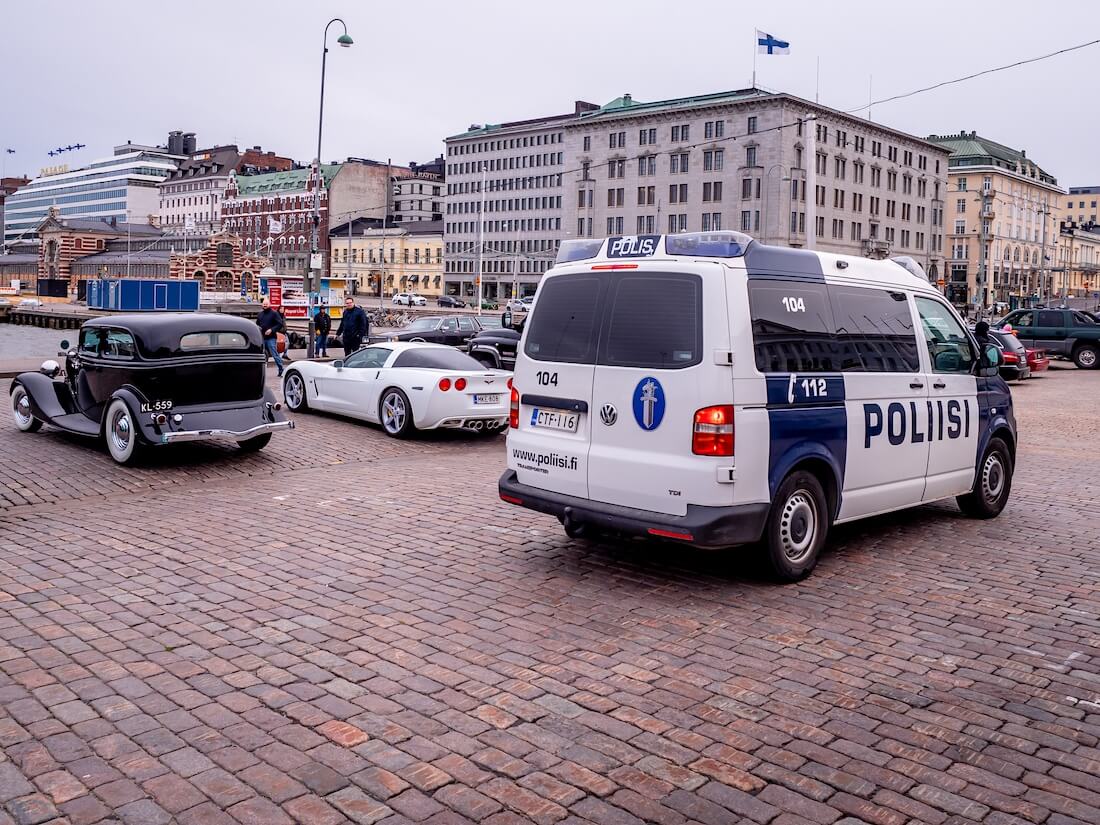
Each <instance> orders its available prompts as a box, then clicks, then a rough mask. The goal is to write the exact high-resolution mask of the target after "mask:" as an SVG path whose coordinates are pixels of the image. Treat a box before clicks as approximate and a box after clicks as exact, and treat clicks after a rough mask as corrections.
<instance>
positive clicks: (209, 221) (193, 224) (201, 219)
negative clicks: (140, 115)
mask: <svg viewBox="0 0 1100 825" xmlns="http://www.w3.org/2000/svg"><path fill="white" fill-rule="evenodd" d="M185 140H186V141H189V142H187V143H182V145H181V146H180V151H181V152H183V153H184V160H183V161H181V162H180V164H179V167H178V168H177V169H176V170H175V171H173V172H172V174H170V175H169V176H168V177H167V178H166V179H165V180H164V181H163V182H162V183H161V184H160V210H159V215H160V222H161V226H162V227H164V229H165V230H166V231H168V232H172V233H175V234H184V233H200V234H207V235H209V234H210V233H212V232H217V231H218V230H219V229H221V211H222V201H223V200H224V199H225V188H226V186H227V185H228V183H229V174H230V173H231V172H235V173H237V174H238V175H240V174H250V175H255V174H262V173H265V172H283V171H287V170H289V169H292V168H293V167H294V161H292V160H291V159H290V158H284V157H279V156H278V155H276V154H275V153H274V152H264V151H263V150H262V149H261V148H260V147H259V146H254V147H252V148H251V149H246V150H245V151H244V152H241V151H240V150H239V149H238V148H237V147H236V146H233V145H229V146H215V147H213V148H210V149H201V150H197V149H195V147H194V145H193V144H194V136H193V135H181V133H179V132H173V133H172V134H171V135H170V136H169V138H168V143H169V148H170V149H171V148H173V146H174V142H175V141H181V142H182V141H185Z"/></svg>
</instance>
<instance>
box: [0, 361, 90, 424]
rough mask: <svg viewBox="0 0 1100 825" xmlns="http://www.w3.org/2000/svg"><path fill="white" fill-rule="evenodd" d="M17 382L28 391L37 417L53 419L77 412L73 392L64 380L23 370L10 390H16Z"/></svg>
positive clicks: (29, 399) (32, 408)
mask: <svg viewBox="0 0 1100 825" xmlns="http://www.w3.org/2000/svg"><path fill="white" fill-rule="evenodd" d="M17 384H19V385H21V386H22V387H23V389H25V390H26V391H27V400H28V401H30V404H31V412H33V413H34V417H35V418H38V419H40V420H42V421H51V420H53V419H55V418H60V417H61V416H63V415H68V414H70V413H74V412H76V403H75V402H74V401H73V394H72V392H71V391H70V390H69V385H68V384H66V383H65V382H63V381H55V380H54V379H53V378H50V377H49V376H48V375H43V374H42V373H40V372H23V373H20V374H19V375H18V376H16V378H15V380H14V381H12V382H11V387H9V389H8V392H9V393H10V392H11V391H12V390H14V389H15V386H16V385H17Z"/></svg>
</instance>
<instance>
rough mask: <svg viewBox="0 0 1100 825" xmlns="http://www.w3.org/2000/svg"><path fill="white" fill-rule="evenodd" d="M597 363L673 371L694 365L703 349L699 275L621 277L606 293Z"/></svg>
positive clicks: (649, 274) (641, 274)
mask: <svg viewBox="0 0 1100 825" xmlns="http://www.w3.org/2000/svg"><path fill="white" fill-rule="evenodd" d="M608 305H609V309H608V313H607V315H608V319H607V332H606V335H605V339H604V343H603V346H602V347H601V352H600V363H601V364H607V365H609V366H614V367H650V368H653V369H678V368H681V367H689V366H691V365H693V364H698V363H699V361H700V354H701V352H702V349H703V330H702V327H701V324H700V319H701V317H702V314H703V284H702V281H701V280H700V278H699V276H698V275H687V274H661V273H644V274H643V273H638V274H632V275H627V274H623V275H620V276H619V278H618V279H617V281H616V283H614V284H613V285H612V287H611V290H610V293H609V295H608Z"/></svg>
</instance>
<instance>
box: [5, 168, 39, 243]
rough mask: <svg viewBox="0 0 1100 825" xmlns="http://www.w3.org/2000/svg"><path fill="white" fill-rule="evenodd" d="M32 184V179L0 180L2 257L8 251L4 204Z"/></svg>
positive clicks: (14, 178) (13, 178)
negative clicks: (23, 187) (10, 196)
mask: <svg viewBox="0 0 1100 825" xmlns="http://www.w3.org/2000/svg"><path fill="white" fill-rule="evenodd" d="M30 182H31V179H30V178H16V177H12V178H0V255H3V254H4V252H5V251H6V250H7V243H6V241H5V238H4V235H3V227H4V202H5V201H6V200H7V197H8V195H11V194H14V193H15V192H17V191H18V190H19V188H20V187H22V186H26V185H27V184H28V183H30Z"/></svg>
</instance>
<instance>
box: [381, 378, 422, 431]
mask: <svg viewBox="0 0 1100 825" xmlns="http://www.w3.org/2000/svg"><path fill="white" fill-rule="evenodd" d="M378 418H379V420H380V421H381V422H382V429H383V430H385V431H386V435H388V436H392V437H393V438H408V437H409V436H411V435H412V434H413V431H414V430H415V429H416V425H415V424H413V420H412V404H410V403H409V398H408V396H407V395H405V393H403V392H401V390H399V389H393V388H391V389H388V390H386V391H385V392H384V393H383V394H382V401H381V403H380V404H379V409H378Z"/></svg>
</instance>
